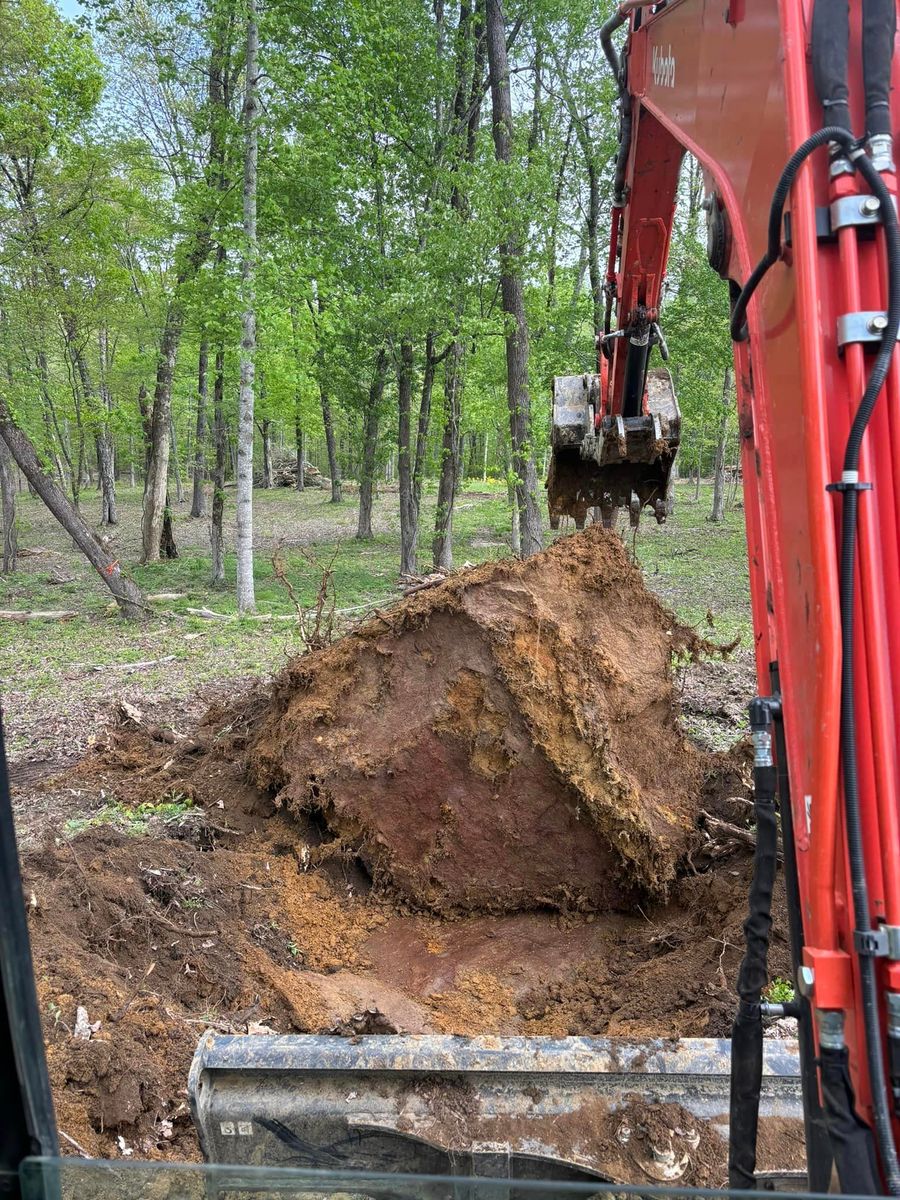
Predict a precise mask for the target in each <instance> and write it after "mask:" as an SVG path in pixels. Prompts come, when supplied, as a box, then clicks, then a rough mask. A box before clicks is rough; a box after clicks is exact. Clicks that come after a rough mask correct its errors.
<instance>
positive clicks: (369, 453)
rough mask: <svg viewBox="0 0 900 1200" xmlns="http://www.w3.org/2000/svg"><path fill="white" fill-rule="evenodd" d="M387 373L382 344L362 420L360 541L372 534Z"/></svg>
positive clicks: (366, 539) (357, 529)
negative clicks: (379, 437) (380, 425)
mask: <svg viewBox="0 0 900 1200" xmlns="http://www.w3.org/2000/svg"><path fill="white" fill-rule="evenodd" d="M386 376H387V353H386V352H385V349H384V347H383V346H382V348H381V349H380V350H379V351H378V357H377V358H376V360H375V373H374V375H373V376H372V385H371V387H370V388H369V400H368V404H367V405H366V415H365V421H364V422H363V453H362V464H361V469H360V473H359V520H358V521H357V525H356V536H357V538H359V539H360V541H368V540H369V539H370V538H371V537H372V503H373V501H374V498H375V464H376V459H377V457H378V426H379V421H380V417H381V401H382V397H383V396H384V384H385V378H386Z"/></svg>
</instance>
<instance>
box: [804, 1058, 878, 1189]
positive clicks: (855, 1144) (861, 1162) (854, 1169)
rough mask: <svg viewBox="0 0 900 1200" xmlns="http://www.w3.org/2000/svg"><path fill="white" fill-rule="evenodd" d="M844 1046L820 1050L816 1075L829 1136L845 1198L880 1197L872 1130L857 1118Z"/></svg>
mask: <svg viewBox="0 0 900 1200" xmlns="http://www.w3.org/2000/svg"><path fill="white" fill-rule="evenodd" d="M848 1057H849V1056H848V1053H847V1047H846V1046H843V1047H841V1049H840V1050H838V1049H837V1048H834V1047H830V1046H821V1047H820V1049H819V1072H820V1074H821V1078H822V1099H823V1101H824V1104H823V1107H824V1110H825V1122H826V1126H827V1128H828V1137H829V1139H830V1141H831V1147H832V1150H833V1152H834V1165H835V1167H836V1168H837V1174H838V1183H839V1185H840V1189H841V1192H843V1193H844V1195H848V1196H849V1195H857V1196H880V1195H881V1180H880V1179H879V1177H878V1163H877V1162H876V1161H875V1148H874V1146H873V1144H872V1131H871V1130H870V1129H869V1127H868V1125H865V1124H864V1123H863V1122H862V1121H861V1120H860V1119H859V1117H858V1116H857V1115H856V1109H855V1107H854V1103H853V1086H852V1084H851V1082H850V1071H849V1069H848V1066H847V1060H848Z"/></svg>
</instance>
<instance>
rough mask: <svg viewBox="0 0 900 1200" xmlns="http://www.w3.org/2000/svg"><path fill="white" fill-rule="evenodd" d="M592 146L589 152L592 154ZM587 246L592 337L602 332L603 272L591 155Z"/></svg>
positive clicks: (597, 176)
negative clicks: (592, 323)
mask: <svg viewBox="0 0 900 1200" xmlns="http://www.w3.org/2000/svg"><path fill="white" fill-rule="evenodd" d="M593 150H594V148H593V146H591V147H590V152H591V154H593ZM587 168H588V211H587V220H586V226H587V247H588V275H589V278H590V281H591V306H592V311H593V314H594V338H595V339H596V338H598V337H599V336H600V335H601V334H602V333H603V322H604V313H605V305H604V298H603V273H602V271H601V268H600V172H599V169H598V166H597V163H596V162H595V161H594V159H593V157H591V158H589V159H588V165H587Z"/></svg>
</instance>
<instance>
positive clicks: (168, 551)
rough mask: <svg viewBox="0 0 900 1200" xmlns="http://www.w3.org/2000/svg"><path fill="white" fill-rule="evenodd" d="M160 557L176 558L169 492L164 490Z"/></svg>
mask: <svg viewBox="0 0 900 1200" xmlns="http://www.w3.org/2000/svg"><path fill="white" fill-rule="evenodd" d="M159 556H160V558H169V559H171V558H177V557H178V547H177V546H176V544H175V528H174V526H173V525H172V508H171V505H170V504H169V493H168V492H166V507H165V508H164V509H163V523H162V530H161V531H160V535H159Z"/></svg>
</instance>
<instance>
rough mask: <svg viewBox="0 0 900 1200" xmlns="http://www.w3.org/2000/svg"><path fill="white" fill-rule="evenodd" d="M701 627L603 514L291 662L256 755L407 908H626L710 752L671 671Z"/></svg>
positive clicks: (260, 729)
mask: <svg viewBox="0 0 900 1200" xmlns="http://www.w3.org/2000/svg"><path fill="white" fill-rule="evenodd" d="M701 645H702V643H700V642H699V641H698V639H697V638H696V637H695V635H694V634H693V632H692V631H689V630H687V629H684V628H682V627H680V626H679V625H678V624H677V622H676V621H675V619H674V617H673V616H672V615H671V613H669V612H667V611H666V609H665V608H664V607H663V606H662V605H661V604H660V602H659V601H658V600H657V599H656V598H655V597H654V596H653V595H652V594H651V593H650V592H648V591H647V589H646V588H645V586H644V583H643V579H642V577H641V575H640V572H639V571H638V570H637V568H636V567H634V566H633V565H632V564H631V562H630V561H629V559H628V555H627V552H626V550H625V547H624V546H623V544H622V542H621V541H620V540H619V538H618V537H616V536H615V535H614V534H611V533H609V532H607V531H605V530H603V529H602V528H600V527H598V526H594V527H592V528H591V529H590V530H588V531H586V532H585V533H583V534H580V535H578V536H576V537H569V538H564V539H562V540H560V541H558V542H556V543H555V545H554V546H553V547H552V548H551V549H549V550H547V551H545V552H544V553H543V554H541V555H538V556H535V557H533V558H530V559H527V560H525V561H518V560H515V559H507V560H505V561H503V562H501V563H491V564H485V565H483V566H481V567H478V568H475V569H473V570H470V571H466V572H463V573H461V574H459V575H457V576H454V577H452V578H451V579H449V580H448V581H447V582H445V583H443V584H442V585H440V586H439V587H435V588H433V589H431V590H427V591H423V592H420V593H418V594H417V595H415V596H414V597H412V599H410V600H409V601H408V602H406V603H405V604H403V605H402V606H401V607H399V608H397V609H394V610H392V611H391V612H389V613H387V614H384V615H382V616H380V617H379V618H376V619H375V620H372V621H370V622H368V623H367V624H365V625H364V626H362V627H361V628H360V629H359V630H357V631H356V632H354V633H353V634H351V635H350V636H348V637H346V638H343V639H342V640H341V641H339V642H337V643H335V644H334V645H332V646H331V647H329V648H328V649H326V650H324V651H322V652H320V653H318V654H313V655H308V656H306V657H303V658H298V659H295V660H294V661H293V663H291V664H290V665H289V666H288V667H287V668H286V670H285V671H284V672H282V674H281V675H279V676H278V678H277V679H276V681H275V684H274V687H273V691H272V697H271V701H270V703H269V705H268V707H267V710H266V711H265V713H264V714H263V716H262V719H261V720H260V721H259V723H258V725H257V727H256V728H255V729H254V731H253V734H252V737H251V739H250V744H249V747H248V755H247V761H248V766H249V771H250V774H251V776H252V778H253V779H254V781H255V782H256V783H257V784H258V785H259V786H260V787H262V788H265V789H267V790H271V791H273V792H275V793H276V795H277V801H278V803H281V804H284V805H285V806H286V807H287V808H288V809H289V811H292V812H299V813H304V814H306V813H318V814H320V815H321V816H322V817H323V818H324V821H325V823H326V825H327V826H328V828H329V829H330V830H331V831H332V833H333V834H334V835H336V844H335V845H333V846H332V847H331V848H330V849H329V852H335V851H336V850H338V849H339V848H340V849H349V850H351V851H352V852H353V853H354V854H355V855H357V856H358V857H359V858H360V859H361V861H362V862H363V863H364V864H365V867H366V869H367V870H368V872H369V873H370V874H371V876H372V877H373V879H374V880H375V881H376V882H377V883H378V884H380V885H382V886H387V885H390V887H391V889H392V890H393V891H394V892H395V893H397V894H398V895H399V896H400V897H402V898H403V899H405V900H407V901H409V902H410V903H414V904H416V906H418V907H427V908H431V909H433V910H435V911H437V912H443V913H446V912H466V911H486V910H490V911H495V912H504V911H510V912H515V911H520V910H522V909H527V908H536V907H546V906H553V905H564V906H567V907H572V906H575V907H582V908H594V909H602V910H608V909H610V908H615V909H625V908H628V907H630V906H631V905H632V904H633V903H634V901H635V900H636V899H638V898H640V896H647V895H653V896H656V897H659V896H663V895H665V892H666V890H667V888H668V887H669V885H670V884H671V883H672V881H673V880H674V879H675V876H676V873H677V868H678V864H679V862H681V861H682V860H683V859H684V856H685V854H686V853H687V852H688V851H689V849H690V847H691V846H692V845H693V843H694V841H695V838H696V817H697V811H696V810H697V805H696V798H697V795H698V793H699V792H700V791H701V790H702V787H703V783H704V780H705V778H706V777H707V776H709V775H710V774H711V773H714V772H715V770H716V765H715V763H714V761H713V760H712V759H710V758H709V757H708V756H707V755H705V754H703V753H702V752H701V751H699V750H697V749H695V748H694V747H693V746H692V745H690V744H689V743H688V742H687V740H686V738H685V737H684V735H683V734H682V732H681V731H680V729H679V727H678V722H677V710H676V705H675V703H674V694H673V687H672V677H671V669H670V667H671V662H672V656H673V654H675V653H679V652H681V653H693V652H696V650H697V649H698V648H699V647H700V646H701Z"/></svg>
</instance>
